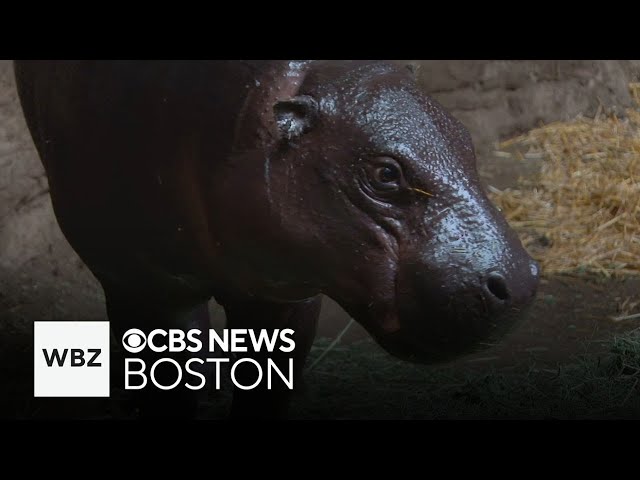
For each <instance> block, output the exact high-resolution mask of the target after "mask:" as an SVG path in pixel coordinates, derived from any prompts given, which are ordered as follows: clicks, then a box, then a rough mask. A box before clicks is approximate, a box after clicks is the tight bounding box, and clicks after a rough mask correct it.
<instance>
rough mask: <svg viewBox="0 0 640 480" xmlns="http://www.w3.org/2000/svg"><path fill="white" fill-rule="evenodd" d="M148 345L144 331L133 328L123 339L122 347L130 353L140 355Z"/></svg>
mask: <svg viewBox="0 0 640 480" xmlns="http://www.w3.org/2000/svg"><path fill="white" fill-rule="evenodd" d="M146 345H147V339H146V337H145V335H144V332H143V331H142V330H138V329H137V328H132V329H130V330H127V331H126V332H125V334H124V335H123V337H122V346H123V347H124V348H125V350H126V351H127V352H129V353H140V352H141V351H142V350H144V347H146Z"/></svg>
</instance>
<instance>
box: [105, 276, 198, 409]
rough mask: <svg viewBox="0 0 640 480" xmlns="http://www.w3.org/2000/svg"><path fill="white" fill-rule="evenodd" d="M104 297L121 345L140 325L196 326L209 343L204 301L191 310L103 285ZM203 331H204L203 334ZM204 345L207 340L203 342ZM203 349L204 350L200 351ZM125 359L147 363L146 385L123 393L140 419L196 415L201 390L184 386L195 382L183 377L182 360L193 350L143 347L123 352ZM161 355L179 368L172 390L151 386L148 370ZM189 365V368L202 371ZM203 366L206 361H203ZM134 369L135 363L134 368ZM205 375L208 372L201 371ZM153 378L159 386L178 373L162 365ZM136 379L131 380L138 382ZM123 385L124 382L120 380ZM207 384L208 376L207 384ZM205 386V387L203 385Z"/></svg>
mask: <svg viewBox="0 0 640 480" xmlns="http://www.w3.org/2000/svg"><path fill="white" fill-rule="evenodd" d="M105 296H106V300H107V302H106V303H107V315H108V317H109V322H110V324H111V328H112V331H113V333H114V336H115V338H116V341H117V342H118V343H119V345H120V346H121V345H122V344H121V342H122V337H123V335H124V333H125V332H126V331H127V330H128V329H130V328H139V329H141V330H143V331H146V332H147V333H148V332H149V331H150V330H152V329H154V328H161V329H170V328H180V329H183V330H185V331H186V330H188V329H191V328H198V329H200V330H202V331H203V335H204V336H203V337H201V338H202V339H203V342H208V331H209V328H210V327H209V313H208V309H207V303H206V302H203V303H200V304H197V305H196V306H195V307H193V308H191V309H186V310H185V309H177V308H175V307H168V306H166V305H161V304H159V303H158V298H159V297H156V298H153V299H148V300H145V299H143V298H140V297H136V296H135V295H131V294H122V293H120V292H119V291H117V290H115V289H109V288H105ZM205 332H206V333H205ZM204 344H205V345H206V344H207V343H204ZM203 352H204V350H203ZM125 355H126V356H127V357H128V358H140V359H142V360H143V361H144V362H145V364H146V370H145V373H146V376H147V385H146V386H145V387H144V388H142V389H140V390H128V391H126V392H125V395H126V396H130V397H131V402H132V404H133V405H132V406H133V407H134V408H136V409H137V410H138V412H139V416H140V417H141V418H157V417H171V418H195V417H196V415H197V411H198V401H199V399H200V398H201V397H202V395H203V391H200V390H190V389H187V388H186V387H185V386H184V384H185V383H189V382H190V383H196V381H195V380H194V379H193V377H191V376H189V377H185V373H186V370H185V362H186V361H187V360H188V359H189V358H192V357H193V356H194V354H193V353H189V352H186V353H169V352H163V353H155V352H153V351H151V350H150V349H148V348H145V349H144V350H143V351H142V352H140V353H138V354H133V353H125ZM160 358H171V359H173V360H175V361H176V362H178V364H179V365H180V366H181V368H182V374H183V377H182V381H181V382H180V383H179V384H178V385H177V386H176V387H175V388H173V389H171V390H161V389H158V388H156V387H154V386H153V385H152V383H151V380H150V378H149V377H150V369H151V366H152V365H153V364H154V362H155V361H156V360H158V359H160ZM197 366H198V365H197V364H196V365H195V366H193V365H192V366H191V369H192V370H202V369H198V368H197ZM205 366H206V364H205ZM135 369H136V370H137V366H136V368H135ZM120 372H124V367H123V363H122V362H119V363H118V369H117V373H118V374H120ZM201 373H203V375H205V377H206V376H207V375H208V374H209V372H208V371H202V372H201ZM155 378H156V379H157V381H158V382H159V383H160V384H161V385H165V386H166V385H171V384H172V383H174V382H175V381H176V378H177V372H176V369H175V368H172V367H171V366H167V365H162V368H161V367H159V368H157V370H156V371H155ZM137 381H138V378H135V376H134V379H133V380H132V383H137ZM118 383H122V384H123V385H124V382H123V381H122V380H120V382H118ZM209 384H210V380H209V379H207V382H206V385H209ZM206 385H205V387H204V388H206Z"/></svg>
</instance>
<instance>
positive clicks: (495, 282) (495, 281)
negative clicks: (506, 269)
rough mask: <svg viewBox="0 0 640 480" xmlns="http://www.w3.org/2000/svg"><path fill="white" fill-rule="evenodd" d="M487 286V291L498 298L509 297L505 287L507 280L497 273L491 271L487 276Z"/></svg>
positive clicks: (506, 298)
mask: <svg viewBox="0 0 640 480" xmlns="http://www.w3.org/2000/svg"><path fill="white" fill-rule="evenodd" d="M487 288H488V289H489V292H491V294H492V295H493V296H495V297H496V298H499V299H500V300H508V299H509V290H508V289H507V282H506V280H505V279H504V277H503V276H502V275H500V274H499V273H491V274H490V275H489V278H487Z"/></svg>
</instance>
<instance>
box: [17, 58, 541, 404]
mask: <svg viewBox="0 0 640 480" xmlns="http://www.w3.org/2000/svg"><path fill="white" fill-rule="evenodd" d="M16 78H17V81H18V87H19V93H20V97H21V101H22V105H23V109H24V111H25V117H26V119H27V122H28V124H29V128H30V130H31V132H32V135H33V137H34V142H35V144H36V146H37V148H38V151H39V153H40V156H41V158H42V160H43V163H44V165H45V168H46V170H47V174H48V176H49V182H50V187H51V196H52V200H53V205H54V209H55V211H56V215H57V218H58V221H59V223H60V226H61V228H62V230H63V232H64V233H65V235H66V236H67V238H68V239H69V241H70V243H71V244H72V245H73V247H74V248H75V249H76V251H77V252H78V253H79V254H80V256H81V257H82V258H83V260H84V261H85V262H86V263H87V265H88V266H89V268H91V270H92V271H93V273H94V274H95V275H96V277H97V278H98V279H99V280H100V281H101V283H102V285H103V287H104V289H105V294H106V296H107V304H108V306H109V305H111V308H110V312H113V313H112V314H111V313H110V320H111V322H112V325H114V328H115V329H116V330H117V331H123V330H125V329H126V328H131V327H138V326H139V325H140V324H141V322H142V323H145V322H146V324H148V325H149V326H154V327H155V326H157V325H160V324H166V325H175V324H178V325H181V326H184V327H186V326H187V325H191V326H193V325H194V323H193V322H194V321H195V320H194V318H196V315H195V314H194V313H193V311H194V310H193V309H194V308H195V307H197V306H198V305H202V304H203V302H206V300H207V299H208V298H210V297H211V296H214V297H215V298H216V300H217V301H218V302H219V303H221V304H222V305H223V306H224V307H225V309H226V312H227V317H228V320H229V324H230V326H232V327H235V326H244V327H246V326H249V325H250V326H251V327H252V328H281V327H283V326H285V325H289V326H291V325H295V327H296V329H297V330H298V335H299V337H298V340H297V341H298V342H299V343H300V345H302V347H301V349H300V351H299V352H298V357H297V358H298V364H300V365H301V364H303V363H304V358H305V356H306V352H307V351H308V348H309V347H310V344H311V341H312V339H313V334H314V329H315V322H316V320H317V315H318V311H319V303H318V300H317V298H318V297H317V296H318V295H319V294H320V293H326V294H327V295H329V296H331V297H332V298H334V299H335V300H336V301H338V303H340V305H342V306H343V307H344V308H345V309H346V310H347V312H349V313H350V314H351V315H352V316H353V317H354V318H355V319H356V320H357V321H358V322H359V323H361V324H362V325H363V326H364V327H365V328H366V329H367V330H368V331H369V332H370V333H371V335H372V336H373V337H374V338H375V339H376V340H377V341H378V342H379V343H380V345H382V346H383V347H384V348H385V349H387V350H388V351H389V352H391V353H392V354H394V355H396V356H398V357H401V358H405V359H408V360H412V361H419V362H436V361H443V360H447V359H451V358H455V357H456V356H459V355H462V354H464V353H467V352H470V351H472V350H473V349H474V348H476V347H477V346H478V345H480V344H481V343H485V342H487V341H488V340H490V339H491V338H497V337H499V336H500V335H502V334H503V333H504V332H506V331H507V330H508V328H509V327H510V326H511V325H512V324H513V322H514V320H515V319H516V318H517V317H518V311H519V310H520V309H521V308H523V307H524V306H526V305H527V304H528V303H529V301H530V300H531V299H532V297H533V295H534V294H535V290H536V287H537V283H538V266H537V265H536V264H535V262H534V261H533V260H532V259H531V258H530V257H529V255H528V254H527V253H526V251H525V250H524V249H523V248H522V245H521V244H520V242H519V240H518V239H517V237H516V236H515V234H514V233H513V231H512V230H511V229H510V228H509V226H508V225H507V224H506V222H505V220H504V219H503V217H502V216H501V215H500V213H499V212H498V211H497V210H496V209H495V208H494V207H493V206H492V205H491V203H490V202H489V200H488V199H487V197H486V196H485V194H484V192H483V191H482V188H481V185H480V182H479V179H478V175H477V172H476V165H475V156H474V152H473V147H472V142H471V138H470V136H469V133H468V132H467V130H466V129H465V128H464V127H463V126H462V125H461V124H460V123H459V122H458V121H457V120H455V119H454V118H452V117H451V116H450V115H448V114H447V113H446V112H445V111H444V110H443V108H442V107H441V106H440V105H438V104H437V103H436V102H435V101H434V100H433V99H430V98H429V97H427V96H425V95H424V94H423V93H422V92H421V91H420V90H419V89H418V87H417V86H416V83H415V81H414V78H413V77H412V75H411V73H410V72H409V71H408V70H406V69H404V68H402V67H400V66H397V65H394V64H389V63H384V62H355V61H354V62H347V61H336V62H320V61H310V62H285V61H282V62H280V61H274V62H240V61H236V62H223V61H220V62H159V61H158V62H16ZM52 85H53V86H54V87H55V88H54V89H52V90H49V89H48V88H50V87H51V86H52ZM53 91H55V94H52V93H51V92H53ZM78 198H82V202H78V201H77V199H78ZM129 304H131V305H134V307H132V308H129V307H128V305H129ZM127 312H128V313H127ZM199 312H200V313H199V314H198V315H197V318H198V319H200V320H198V321H197V322H200V323H199V325H206V322H207V320H206V318H204V317H203V316H202V309H200V310H199ZM203 318H204V320H203ZM136 322H138V323H136ZM197 322H196V323H197ZM278 395H279V394H274V392H262V393H260V392H256V393H255V394H252V395H248V394H246V393H245V394H242V393H238V394H237V395H236V398H234V412H236V413H237V415H238V416H251V415H252V414H251V412H253V413H255V412H258V411H260V416H272V415H275V414H280V413H282V412H284V411H285V410H286V407H284V406H283V405H285V404H286V403H287V401H288V396H287V395H285V394H282V395H280V396H278ZM260 405H261V406H263V407H264V406H265V405H268V407H264V408H262V407H260ZM163 408H164V407H163Z"/></svg>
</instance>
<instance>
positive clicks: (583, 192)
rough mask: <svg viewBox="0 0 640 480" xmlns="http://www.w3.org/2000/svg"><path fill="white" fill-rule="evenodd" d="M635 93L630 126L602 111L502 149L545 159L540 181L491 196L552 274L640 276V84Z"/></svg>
mask: <svg viewBox="0 0 640 480" xmlns="http://www.w3.org/2000/svg"><path fill="white" fill-rule="evenodd" d="M630 89H631V93H632V95H633V97H634V99H635V101H636V103H637V104H638V108H637V109H628V110H627V112H626V118H625V119H619V118H617V117H616V116H615V115H604V114H603V113H602V109H599V110H598V113H597V114H596V116H595V117H594V118H593V119H589V118H584V117H581V116H580V117H578V118H576V119H574V120H572V121H568V122H556V123H552V124H549V125H546V126H542V127H541V128H537V129H535V130H532V131H530V132H529V133H527V134H525V135H523V136H519V137H517V138H514V139H511V140H508V141H506V142H503V143H501V144H500V145H499V147H498V148H499V150H500V151H501V152H502V153H504V152H505V151H506V150H514V153H515V154H516V155H517V156H519V157H520V159H521V161H527V160H528V159H534V158H542V159H543V160H542V166H541V170H540V172H539V174H538V175H537V176H536V178H534V179H528V180H527V179H522V178H521V179H520V180H519V182H518V186H517V188H514V189H505V190H504V191H500V190H497V189H495V188H490V197H491V199H492V200H493V201H494V202H495V203H496V205H497V206H498V207H499V208H500V209H501V210H502V212H503V213H504V215H505V216H506V218H507V220H508V221H509V223H510V224H511V225H512V226H513V227H514V228H515V229H516V231H517V232H518V233H519V235H520V238H521V240H522V242H523V244H524V246H525V247H526V248H527V249H528V250H529V251H530V252H531V254H532V256H534V257H535V258H536V260H538V261H539V262H540V263H541V265H542V269H543V272H545V273H546V274H557V273H584V272H587V273H596V274H601V275H604V276H606V277H612V276H616V277H618V276H627V275H640V83H635V84H631V85H630ZM523 150H524V151H525V153H524V154H523V153H522V152H523Z"/></svg>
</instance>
